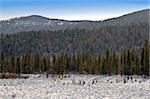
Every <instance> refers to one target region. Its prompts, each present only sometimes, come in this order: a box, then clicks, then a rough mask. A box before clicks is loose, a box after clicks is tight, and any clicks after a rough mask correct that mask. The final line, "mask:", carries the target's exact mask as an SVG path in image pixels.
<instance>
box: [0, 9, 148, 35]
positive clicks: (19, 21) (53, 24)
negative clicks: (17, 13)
mask: <svg viewBox="0 0 150 99" xmlns="http://www.w3.org/2000/svg"><path fill="white" fill-rule="evenodd" d="M149 13H150V9H146V10H142V11H138V12H134V13H130V14H127V15H123V16H121V17H117V18H112V19H108V20H104V21H87V20H85V21H68V20H59V19H50V18H46V17H42V16H38V15H31V16H27V17H20V18H14V19H10V20H6V21H0V33H6V34H10V33H14V32H22V31H41V30H45V31H54V30H64V29H67V28H68V29H75V28H78V29H93V28H100V27H103V26H114V25H115V26H117V25H118V26H120V25H127V24H139V23H148V22H149Z"/></svg>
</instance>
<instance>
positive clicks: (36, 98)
mask: <svg viewBox="0 0 150 99" xmlns="http://www.w3.org/2000/svg"><path fill="white" fill-rule="evenodd" d="M125 79H127V77H121V76H99V75H73V74H72V75H67V76H66V77H63V78H62V77H59V76H54V77H53V76H49V78H46V76H45V75H29V78H28V79H0V99H13V98H15V99H150V79H143V78H140V77H138V76H134V77H133V78H132V79H130V80H125Z"/></svg>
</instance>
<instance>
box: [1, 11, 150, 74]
mask: <svg viewBox="0 0 150 99" xmlns="http://www.w3.org/2000/svg"><path fill="white" fill-rule="evenodd" d="M148 11H149V10H143V11H139V12H135V13H131V14H128V15H125V16H122V17H119V18H115V19H110V20H105V21H103V22H92V21H82V22H81V21H79V22H72V21H64V20H61V21H60V20H57V21H56V20H49V19H48V18H44V17H42V20H41V17H40V16H30V17H23V18H19V19H12V20H10V21H2V22H1V23H2V24H1V23H0V24H1V25H0V28H2V27H4V26H5V28H2V30H6V31H7V30H8V33H5V32H6V31H5V32H1V34H0V71H1V72H17V73H36V72H37V73H42V72H45V71H49V72H50V73H57V74H62V73H69V72H76V73H92V74H110V75H111V74H125V75H133V74H137V75H142V74H144V75H149V32H150V31H149V22H148ZM37 19H38V21H37ZM22 20H24V21H22ZM47 21H48V22H50V24H51V26H53V27H55V28H57V29H52V28H51V27H49V25H46V26H48V27H45V28H47V29H45V28H43V27H40V26H43V24H47ZM7 22H8V23H9V22H12V23H11V26H9V25H10V23H9V25H4V24H5V23H7ZM18 22H19V23H18ZM62 22H65V23H62ZM81 23H82V24H81ZM87 23H88V25H87ZM58 24H59V25H62V26H63V28H62V27H61V28H60V27H57V26H58ZM64 24H67V25H64ZM69 24H71V25H69ZM73 24H74V25H75V24H76V25H75V26H74V25H73ZM93 24H95V25H93ZM100 24H101V25H100ZM22 25H23V27H24V28H21V27H20V26H22ZM39 25H40V26H39ZM12 26H13V27H15V28H12ZM17 26H18V27H17ZM26 26H27V27H30V29H31V30H33V31H31V30H30V29H29V28H27V27H26ZM44 26H45V25H44ZM93 26H94V27H93ZM35 27H36V28H37V27H39V29H38V30H37V29H35ZM70 27H71V28H70ZM83 27H84V28H83ZM19 29H20V30H19ZM10 30H12V31H14V30H15V31H14V33H10ZM25 30H27V31H25Z"/></svg>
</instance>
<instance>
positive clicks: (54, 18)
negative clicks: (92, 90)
mask: <svg viewBox="0 0 150 99" xmlns="http://www.w3.org/2000/svg"><path fill="white" fill-rule="evenodd" d="M146 10H150V8H145V9H141V10H136V11H132V12H128V13H124V14H121V15H118V16H113V17H110V18H106V19H101V20H87V19H77V20H72V19H64V18H56V17H53V18H52V17H48V16H44V15H40V14H30V15H25V16H15V17H11V18H8V19H2V18H0V21H9V20H13V19H19V18H24V17H30V16H39V17H43V18H47V19H50V20H61V21H73V22H75V21H89V22H90V21H91V22H98V21H106V20H109V19H114V18H119V17H123V16H125V15H129V14H132V13H137V12H141V11H146Z"/></svg>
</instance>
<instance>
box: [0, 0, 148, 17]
mask: <svg viewBox="0 0 150 99" xmlns="http://www.w3.org/2000/svg"><path fill="white" fill-rule="evenodd" d="M148 1H149V0H0V20H3V19H9V18H13V17H20V16H28V15H41V16H45V17H49V18H59V19H67V20H104V19H108V18H111V17H117V16H120V15H123V14H127V13H130V12H133V11H138V10H142V9H147V8H149V2H148Z"/></svg>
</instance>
